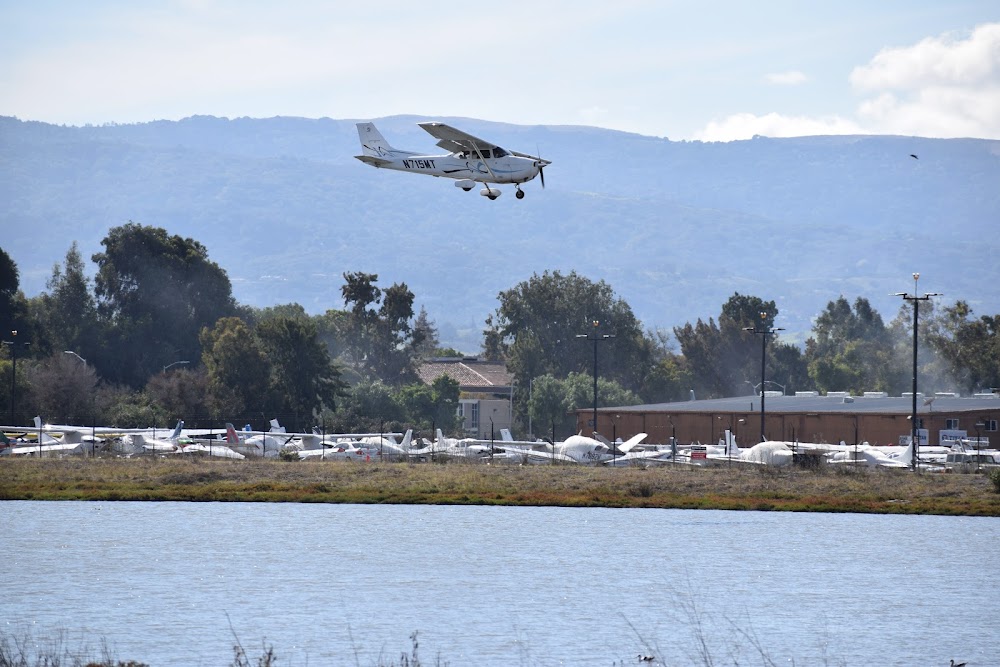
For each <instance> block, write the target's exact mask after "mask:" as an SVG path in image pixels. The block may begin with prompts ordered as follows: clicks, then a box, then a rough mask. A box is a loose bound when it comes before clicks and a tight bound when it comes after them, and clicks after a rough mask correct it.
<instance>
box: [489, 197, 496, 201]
mask: <svg viewBox="0 0 1000 667" xmlns="http://www.w3.org/2000/svg"><path fill="white" fill-rule="evenodd" d="M489 200H490V201H496V200H497V198H496V197H489Z"/></svg>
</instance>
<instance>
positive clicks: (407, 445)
mask: <svg viewBox="0 0 1000 667" xmlns="http://www.w3.org/2000/svg"><path fill="white" fill-rule="evenodd" d="M411 440H413V429H412V428H409V429H406V434H405V435H404V436H403V442H401V443H399V446H400V447H402V448H403V449H409V448H410V441H411Z"/></svg>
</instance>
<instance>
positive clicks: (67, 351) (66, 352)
mask: <svg viewBox="0 0 1000 667" xmlns="http://www.w3.org/2000/svg"><path fill="white" fill-rule="evenodd" d="M63 354H72V355H73V356H74V357H76V358H77V359H79V360H80V361H82V362H83V367H84V368H86V367H87V360H86V359H84V358H83V357H81V356H80V355H79V354H77V353H76V352H74V351H73V350H63Z"/></svg>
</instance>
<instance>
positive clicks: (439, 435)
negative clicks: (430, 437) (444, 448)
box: [434, 429, 444, 444]
mask: <svg viewBox="0 0 1000 667" xmlns="http://www.w3.org/2000/svg"><path fill="white" fill-rule="evenodd" d="M434 437H435V438H437V440H436V441H435V442H437V443H438V444H444V433H442V432H441V429H437V430H436V431H434Z"/></svg>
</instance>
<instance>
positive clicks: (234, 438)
mask: <svg viewBox="0 0 1000 667" xmlns="http://www.w3.org/2000/svg"><path fill="white" fill-rule="evenodd" d="M226 443H227V444H230V445H238V444H240V436H238V435H237V434H236V427H235V426H233V425H232V424H231V423H229V422H226Z"/></svg>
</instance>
